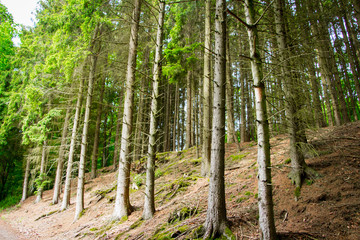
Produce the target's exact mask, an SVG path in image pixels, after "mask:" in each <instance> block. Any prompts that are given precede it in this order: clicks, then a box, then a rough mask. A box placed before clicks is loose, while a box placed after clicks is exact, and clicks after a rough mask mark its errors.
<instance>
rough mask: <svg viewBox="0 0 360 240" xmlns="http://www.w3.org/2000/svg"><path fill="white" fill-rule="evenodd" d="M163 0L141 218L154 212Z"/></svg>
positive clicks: (159, 23)
mask: <svg viewBox="0 0 360 240" xmlns="http://www.w3.org/2000/svg"><path fill="white" fill-rule="evenodd" d="M164 14H165V1H161V2H160V12H159V18H158V29H157V35H156V50H155V63H154V71H153V76H154V77H153V92H152V98H151V99H152V100H151V111H150V132H149V147H148V158H147V167H146V185H145V201H144V212H143V218H144V219H150V218H152V217H153V215H154V213H155V193H154V190H155V158H156V133H157V117H158V116H157V115H158V112H159V109H158V98H159V82H160V78H161V58H162V56H161V55H162V44H163V31H164Z"/></svg>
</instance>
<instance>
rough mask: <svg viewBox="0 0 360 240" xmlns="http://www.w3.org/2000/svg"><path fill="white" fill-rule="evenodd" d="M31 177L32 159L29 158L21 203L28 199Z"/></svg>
mask: <svg viewBox="0 0 360 240" xmlns="http://www.w3.org/2000/svg"><path fill="white" fill-rule="evenodd" d="M29 176H30V158H27V159H26V168H25V176H24V184H23V192H22V197H21V201H20V202H23V201H25V200H26V198H27V193H28V185H29Z"/></svg>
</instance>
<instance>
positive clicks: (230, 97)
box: [225, 35, 240, 150]
mask: <svg viewBox="0 0 360 240" xmlns="http://www.w3.org/2000/svg"><path fill="white" fill-rule="evenodd" d="M226 50H227V52H226V96H225V97H226V123H227V124H226V125H227V142H228V143H237V142H238V140H237V136H236V132H235V124H234V123H235V121H234V104H233V102H234V89H233V88H234V86H233V85H234V84H233V79H232V72H231V58H230V42H229V35H228V36H227V39H226ZM239 150H240V149H239Z"/></svg>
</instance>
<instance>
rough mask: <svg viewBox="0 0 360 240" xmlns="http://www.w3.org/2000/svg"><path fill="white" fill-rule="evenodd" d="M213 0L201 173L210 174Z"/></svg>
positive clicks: (206, 55)
mask: <svg viewBox="0 0 360 240" xmlns="http://www.w3.org/2000/svg"><path fill="white" fill-rule="evenodd" d="M210 8H211V0H205V49H204V80H203V127H202V131H203V133H202V134H203V145H202V146H203V148H202V162H201V164H202V165H201V175H202V176H204V177H205V176H209V174H210V156H211V107H210V106H211V79H210V77H211V52H210V51H211V33H210V32H211V25H210V24H211V14H210Z"/></svg>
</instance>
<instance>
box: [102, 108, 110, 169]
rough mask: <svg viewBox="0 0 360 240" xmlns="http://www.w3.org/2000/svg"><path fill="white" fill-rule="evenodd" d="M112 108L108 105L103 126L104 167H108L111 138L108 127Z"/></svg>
mask: <svg viewBox="0 0 360 240" xmlns="http://www.w3.org/2000/svg"><path fill="white" fill-rule="evenodd" d="M109 111H110V109H109V108H108V107H106V108H105V114H104V126H103V148H102V167H106V166H107V164H108V162H107V160H108V158H107V157H108V153H107V152H108V150H107V149H108V144H107V142H108V139H110V136H109V137H108V136H107V128H108V115H109Z"/></svg>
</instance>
